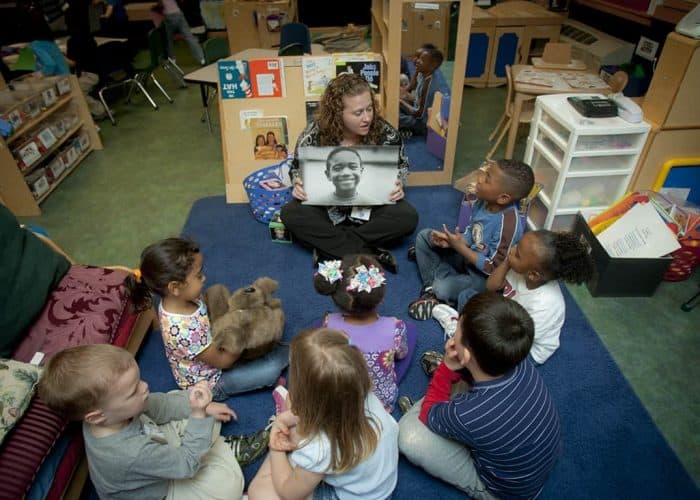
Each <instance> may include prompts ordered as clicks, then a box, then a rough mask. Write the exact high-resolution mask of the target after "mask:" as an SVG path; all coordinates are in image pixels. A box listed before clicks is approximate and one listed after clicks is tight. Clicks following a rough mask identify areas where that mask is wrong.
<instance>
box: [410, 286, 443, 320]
mask: <svg viewBox="0 0 700 500" xmlns="http://www.w3.org/2000/svg"><path fill="white" fill-rule="evenodd" d="M439 303H440V301H439V300H438V299H437V297H436V296H435V294H434V293H433V287H430V286H429V287H424V288H423V290H422V291H421V296H420V298H418V300H414V301H413V302H411V304H410V305H409V306H408V315H409V316H410V317H412V318H413V319H417V320H418V321H425V320H426V319H428V318H430V316H431V315H432V313H433V307H435V306H436V305H438V304H439Z"/></svg>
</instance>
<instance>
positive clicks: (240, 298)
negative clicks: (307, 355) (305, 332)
mask: <svg viewBox="0 0 700 500" xmlns="http://www.w3.org/2000/svg"><path fill="white" fill-rule="evenodd" d="M278 285H279V283H278V282H277V281H275V280H273V279H272V278H267V277H264V278H258V279H257V280H255V282H254V283H253V284H252V285H250V286H248V287H245V288H240V289H238V290H236V291H235V292H233V293H230V292H229V290H228V289H227V288H226V287H225V286H224V285H212V286H211V287H209V288H208V289H207V291H206V292H205V294H204V301H205V302H206V304H207V307H208V308H209V320H210V321H211V329H212V334H213V343H214V345H215V346H216V347H218V348H221V349H223V350H225V351H227V352H230V353H231V354H236V355H240V358H239V359H241V360H250V359H255V358H259V357H260V356H263V355H265V354H267V353H268V352H270V351H271V350H272V348H273V347H274V346H275V344H277V342H279V340H280V339H281V338H282V332H283V331H284V312H283V311H282V302H281V301H280V299H276V298H273V297H272V294H273V293H274V292H275V290H277V287H278Z"/></svg>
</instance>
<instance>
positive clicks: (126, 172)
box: [23, 45, 700, 491]
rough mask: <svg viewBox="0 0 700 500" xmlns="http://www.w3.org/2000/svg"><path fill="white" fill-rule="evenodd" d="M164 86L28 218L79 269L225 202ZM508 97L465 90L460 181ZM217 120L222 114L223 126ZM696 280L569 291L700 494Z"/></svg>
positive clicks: (207, 147)
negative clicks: (607, 292)
mask: <svg viewBox="0 0 700 500" xmlns="http://www.w3.org/2000/svg"><path fill="white" fill-rule="evenodd" d="M177 50H178V61H179V62H180V63H184V64H183V66H184V69H185V71H191V70H193V69H195V67H194V66H193V65H192V63H193V61H192V59H191V56H190V54H189V52H188V50H187V48H186V47H185V46H184V45H180V46H179V47H178V49H177ZM188 62H189V64H188ZM157 76H158V78H159V79H160V81H161V82H162V83H163V84H164V86H165V87H166V89H167V91H168V92H170V93H171V95H172V97H173V98H174V99H175V103H174V104H169V103H168V102H167V101H166V100H165V98H164V97H163V96H162V95H161V94H160V93H159V92H158V90H157V89H155V88H154V87H152V86H151V87H152V95H153V97H154V99H155V100H156V102H158V103H159V105H160V109H159V110H158V111H154V110H153V109H152V108H151V107H150V106H149V105H148V104H147V103H146V102H145V101H144V100H143V98H142V97H140V96H136V97H135V98H134V102H132V104H131V105H126V104H124V103H123V102H117V103H116V104H115V105H114V108H115V109H116V112H117V120H118V124H117V126H116V127H113V126H112V125H110V123H109V122H108V121H104V122H101V123H100V127H101V129H102V132H101V134H102V138H103V141H104V146H105V149H104V150H103V151H96V152H93V153H92V154H91V155H90V156H89V157H88V158H87V159H86V160H85V162H84V163H83V164H82V165H81V166H80V167H79V168H78V169H76V171H75V172H74V173H72V174H71V176H70V177H69V178H67V179H66V180H65V181H64V182H63V184H62V185H61V186H60V187H59V188H58V189H56V190H55V191H54V192H53V193H52V194H51V196H50V197H49V198H48V199H47V200H46V201H45V202H44V203H43V204H42V206H41V208H42V211H43V215H42V216H41V217H34V218H23V221H24V222H36V223H38V224H40V225H41V226H43V227H44V228H45V229H46V230H47V231H48V232H49V234H50V235H51V236H52V237H53V239H54V240H56V241H57V242H58V243H59V244H60V245H62V246H63V247H64V248H65V249H66V250H67V251H68V252H69V253H70V254H71V255H73V256H74V258H75V259H76V260H77V261H79V262H85V263H91V264H98V265H110V264H123V265H128V266H136V265H137V264H138V261H139V255H140V252H141V250H142V249H143V248H144V247H145V246H146V245H147V244H149V243H151V242H153V241H155V240H157V239H160V238H163V237H166V236H170V235H176V234H178V233H179V231H180V230H181V228H182V226H183V224H184V222H185V218H186V216H187V213H188V211H189V209H190V206H191V205H192V203H193V202H194V201H195V200H197V199H199V198H202V197H205V196H212V195H222V194H224V175H223V168H222V153H221V137H220V134H219V129H218V127H216V128H215V130H214V134H210V133H209V132H208V130H207V127H206V125H205V124H204V123H201V122H200V120H199V118H200V114H201V101H200V96H199V89H198V88H197V87H196V86H192V85H191V86H190V87H189V88H187V89H178V88H176V85H175V82H174V81H173V80H172V79H171V78H170V77H169V75H167V74H166V73H163V72H162V71H159V72H158V73H157ZM504 98H505V90H504V89H470V88H465V92H464V99H463V105H462V114H461V120H460V129H459V141H458V147H457V157H456V164H455V178H457V177H460V176H462V175H464V174H465V173H467V172H469V171H471V170H473V169H474V168H476V167H477V166H478V165H479V163H480V162H481V161H482V160H483V158H484V155H485V153H486V151H488V149H489V143H488V140H487V138H488V135H489V134H490V133H491V130H492V128H493V127H494V126H495V124H496V122H497V121H498V119H499V117H500V115H501V113H502V110H503V100H504ZM217 113H218V111H217V109H216V107H214V109H213V113H212V114H213V115H214V119H213V121H214V123H215V125H216V124H217V123H218V117H217V116H216V115H217ZM526 135H527V129H526V127H525V126H523V128H522V130H521V135H520V136H519V141H518V146H517V148H516V154H515V156H516V158H522V157H523V152H524V142H525V138H526ZM502 147H503V146H502ZM501 151H502V150H501ZM496 156H498V154H497V155H496ZM699 278H700V273H697V272H696V274H695V276H694V277H693V278H692V279H691V280H688V281H685V282H681V283H662V285H661V286H660V288H659V290H658V291H657V293H656V294H655V296H654V297H652V298H624V299H622V298H620V299H615V298H613V299H611V298H593V297H591V295H590V294H589V293H588V290H587V289H586V288H585V287H571V288H570V290H571V292H572V293H573V295H574V297H575V298H576V300H577V302H578V303H579V305H580V306H581V308H582V309H583V311H584V312H585V314H586V316H587V317H588V319H589V320H590V322H591V323H592V325H593V327H594V328H595V330H596V331H597V332H598V333H599V335H600V336H601V337H602V339H603V341H604V343H605V345H606V346H607V348H608V349H609V350H610V352H611V353H612V355H613V357H614V358H615V360H616V361H617V363H618V364H619V365H620V367H621V369H622V371H623V372H624V374H625V376H626V377H627V379H628V380H629V381H630V383H631V384H632V386H633V387H634V389H635V391H636V393H637V395H638V396H639V397H640V399H641V400H642V402H643V403H644V405H645V406H646V408H647V409H648V411H649V413H650V414H651V416H652V418H653V419H654V421H655V422H656V424H657V425H658V427H659V429H661V432H662V433H663V434H664V436H665V437H666V439H667V440H668V441H669V443H670V444H671V446H672V448H673V449H674V450H675V451H676V453H677V454H678V456H679V457H680V459H681V460H682V462H683V463H684V465H685V466H686V468H687V469H688V471H689V472H690V474H691V475H692V476H693V478H694V479H695V481H696V483H697V484H700V432H698V428H700V382H699V381H700V364H699V363H698V359H700V334H699V333H698V332H699V331H700V328H699V327H698V325H699V324H700V307H699V308H696V309H695V310H693V311H691V312H682V311H681V310H680V304H681V303H682V302H683V301H684V300H686V299H687V298H688V297H690V296H691V295H692V294H693V293H695V291H697V289H698V281H699ZM564 341H566V340H565V339H564ZM590 369H591V370H595V369H596V367H595V366H591V367H590ZM610 396H611V397H614V394H611V395H610ZM630 460H634V457H630ZM669 486H670V491H672V485H669Z"/></svg>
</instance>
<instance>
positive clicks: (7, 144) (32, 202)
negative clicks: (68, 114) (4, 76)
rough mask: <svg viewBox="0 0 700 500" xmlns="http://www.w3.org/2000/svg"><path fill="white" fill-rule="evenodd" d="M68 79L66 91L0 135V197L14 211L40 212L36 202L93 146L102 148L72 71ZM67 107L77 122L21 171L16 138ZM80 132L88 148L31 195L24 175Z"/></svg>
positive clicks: (41, 200)
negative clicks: (38, 193)
mask: <svg viewBox="0 0 700 500" xmlns="http://www.w3.org/2000/svg"><path fill="white" fill-rule="evenodd" d="M69 79H70V87H71V89H70V92H69V93H67V94H65V95H63V96H61V97H59V98H58V99H57V101H56V102H55V103H54V104H53V105H52V106H51V107H49V108H47V109H44V110H42V112H41V114H39V115H38V116H36V117H35V118H32V119H30V120H28V121H27V122H26V123H24V124H23V125H22V126H21V127H20V128H19V129H18V130H17V131H16V132H15V133H14V134H13V135H12V136H10V137H8V138H7V139H2V138H0V200H2V201H3V203H4V204H5V205H6V206H7V207H8V208H9V209H10V210H12V212H13V213H14V214H15V215H21V216H29V215H41V209H40V208H39V204H40V203H41V202H43V201H44V200H45V199H46V198H47V197H48V196H49V195H50V194H51V193H52V192H53V191H54V190H55V189H56V188H58V186H59V185H60V184H61V182H63V180H64V179H65V178H66V177H68V175H69V174H70V173H72V172H73V171H74V170H75V169H76V168H77V167H78V166H79V165H80V164H81V163H82V161H83V160H84V159H85V157H86V156H87V155H88V154H90V153H91V152H92V151H93V150H95V149H102V141H101V139H100V136H99V134H98V132H97V127H96V126H95V123H94V122H93V120H92V116H91V115H90V111H89V109H88V106H87V103H86V102H85V98H84V97H83V94H82V92H81V90H80V86H79V85H78V80H77V78H76V77H75V76H74V75H70V77H69ZM2 92H11V90H9V89H8V88H6V89H4V90H2ZM68 107H70V108H71V109H73V110H75V112H76V114H77V117H78V121H77V124H76V125H74V126H73V127H71V128H70V129H69V130H67V131H66V132H65V133H64V134H63V135H62V136H61V137H60V138H57V141H56V143H54V144H53V145H52V146H51V147H50V148H48V149H47V150H46V151H44V152H43V154H42V156H41V158H40V159H38V160H37V161H36V163H34V164H33V165H31V166H30V167H29V168H27V169H25V171H21V170H20V168H19V165H18V163H17V159H16V158H15V157H14V155H13V153H12V151H13V150H14V149H16V148H17V147H18V144H16V143H17V141H18V140H19V139H20V137H23V136H24V135H25V134H27V133H28V132H32V131H35V130H38V129H40V128H41V126H42V124H44V123H47V120H48V119H50V118H51V117H52V116H53V115H55V114H56V112H58V111H61V110H64V109H67V108H68ZM81 133H87V135H88V136H89V138H90V146H89V148H88V149H87V150H85V151H82V152H81V153H80V155H79V156H78V158H77V159H76V160H75V161H74V162H73V164H72V165H71V166H70V167H68V168H66V170H64V171H63V172H62V173H61V175H60V176H59V177H58V178H57V179H55V180H54V182H53V183H52V184H51V185H50V187H49V189H48V190H47V191H46V192H45V193H43V194H42V195H41V196H39V197H38V198H35V197H34V195H33V194H32V192H31V190H30V188H29V186H28V185H27V181H26V175H28V174H30V173H32V172H35V171H36V170H37V169H42V168H45V167H46V166H47V164H48V162H47V160H48V159H49V158H50V157H52V155H53V153H54V152H56V151H58V149H59V148H60V147H61V146H62V145H64V144H65V143H66V142H68V141H69V140H71V139H73V138H75V137H78V135H80V134H81Z"/></svg>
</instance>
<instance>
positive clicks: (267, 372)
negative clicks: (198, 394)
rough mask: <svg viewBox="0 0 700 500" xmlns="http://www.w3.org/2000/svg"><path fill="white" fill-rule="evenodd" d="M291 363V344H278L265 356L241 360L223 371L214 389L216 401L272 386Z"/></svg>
mask: <svg viewBox="0 0 700 500" xmlns="http://www.w3.org/2000/svg"><path fill="white" fill-rule="evenodd" d="M288 364H289V345H287V344H277V346H275V348H274V349H273V350H272V351H270V352H268V353H267V354H266V355H265V356H263V357H261V358H258V359H254V360H252V361H241V362H238V363H236V364H234V365H233V368H231V369H229V370H224V371H223V372H221V378H220V379H219V381H218V382H217V383H216V385H215V386H214V389H213V390H212V393H213V399H214V401H224V400H226V399H228V398H229V396H233V395H234V394H240V393H242V392H248V391H254V390H256V389H262V388H263V387H270V386H273V385H275V383H277V379H278V378H279V376H280V373H282V370H284V369H285V368H286V367H287V365H288Z"/></svg>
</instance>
